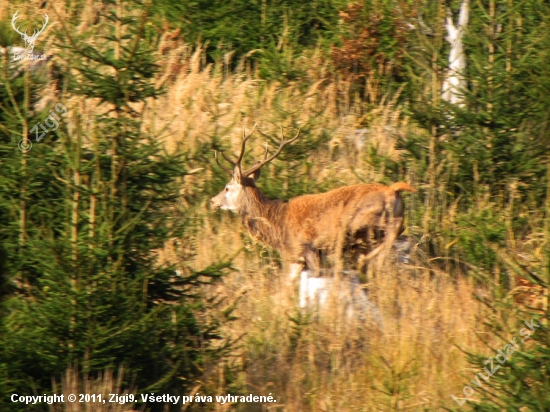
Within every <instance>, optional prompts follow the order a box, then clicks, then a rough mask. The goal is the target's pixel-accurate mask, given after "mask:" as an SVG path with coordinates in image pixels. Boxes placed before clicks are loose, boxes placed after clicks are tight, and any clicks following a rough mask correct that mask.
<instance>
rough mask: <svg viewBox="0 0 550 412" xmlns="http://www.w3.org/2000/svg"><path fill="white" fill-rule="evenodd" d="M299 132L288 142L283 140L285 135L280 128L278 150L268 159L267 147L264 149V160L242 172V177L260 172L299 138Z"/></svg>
mask: <svg viewBox="0 0 550 412" xmlns="http://www.w3.org/2000/svg"><path fill="white" fill-rule="evenodd" d="M300 132H301V129H298V133H296V136H294V137H293V138H292V139H290V140H285V134H284V133H283V128H282V127H281V136H282V138H281V144H280V145H279V148H278V149H277V151H276V152H275V153H274V154H272V155H271V156H270V157H269V158H268V157H267V147H266V152H265V157H264V160H261V161H258V162H256V164H255V165H254V166H251V167H250V168H248V169H246V171H245V172H243V176H250V175H251V174H252V173H254V172H255V171H257V170H260V169H261V168H262V167H263V166H264V165H266V164H267V163H269V162H271V161H272V160H273V159H275V158H276V157H277V156H279V155H280V154H281V152H282V151H283V149H284V147H285V146H286V145H287V144H290V143H292V142H293V141H295V140H296V139H297V138H298V136H300Z"/></svg>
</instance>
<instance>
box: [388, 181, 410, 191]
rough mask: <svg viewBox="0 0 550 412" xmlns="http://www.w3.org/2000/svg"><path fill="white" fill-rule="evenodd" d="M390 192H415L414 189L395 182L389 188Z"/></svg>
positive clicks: (403, 183) (405, 184) (406, 184)
mask: <svg viewBox="0 0 550 412" xmlns="http://www.w3.org/2000/svg"><path fill="white" fill-rule="evenodd" d="M389 189H390V190H392V191H394V192H400V191H401V190H406V191H407V192H416V189H415V188H414V187H412V186H411V185H409V184H408V183H405V182H397V183H394V184H393V185H391V186H390V187H389Z"/></svg>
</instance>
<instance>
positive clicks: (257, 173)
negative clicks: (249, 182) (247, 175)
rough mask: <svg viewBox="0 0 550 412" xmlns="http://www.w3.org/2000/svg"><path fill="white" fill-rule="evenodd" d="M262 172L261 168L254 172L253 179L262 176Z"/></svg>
mask: <svg viewBox="0 0 550 412" xmlns="http://www.w3.org/2000/svg"><path fill="white" fill-rule="evenodd" d="M260 172H261V169H258V170H256V171H255V172H254V173H252V179H253V180H254V181H256V180H258V178H259V177H260Z"/></svg>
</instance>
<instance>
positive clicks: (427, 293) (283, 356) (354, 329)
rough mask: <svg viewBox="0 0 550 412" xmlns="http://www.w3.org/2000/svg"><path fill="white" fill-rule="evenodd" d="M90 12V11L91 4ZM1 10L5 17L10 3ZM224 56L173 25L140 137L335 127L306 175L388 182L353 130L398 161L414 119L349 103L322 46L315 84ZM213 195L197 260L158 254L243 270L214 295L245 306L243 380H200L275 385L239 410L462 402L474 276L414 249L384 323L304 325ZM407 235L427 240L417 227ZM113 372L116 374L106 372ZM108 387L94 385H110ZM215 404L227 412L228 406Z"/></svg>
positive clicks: (241, 317)
mask: <svg viewBox="0 0 550 412" xmlns="http://www.w3.org/2000/svg"><path fill="white" fill-rule="evenodd" d="M55 7H56V13H58V14H55V13H54V12H51V16H55V15H57V16H58V17H57V20H59V18H60V17H62V16H65V15H67V11H66V10H64V9H63V8H62V6H61V5H57V4H56V6H55ZM88 7H89V8H90V10H91V9H92V8H93V2H90V3H89V4H88ZM0 10H1V11H2V13H0V14H2V15H3V16H4V17H6V15H7V14H8V8H7V7H6V6H5V3H2V7H1V8H0ZM9 13H12V10H11V9H10V10H9ZM93 15H94V13H91V12H90V13H88V14H87V16H88V17H84V18H83V21H82V27H81V28H82V29H83V28H84V27H86V25H88V24H89V21H90V19H91V18H92V17H93ZM46 38H47V36H46V34H45V35H44V39H46ZM229 61H230V56H229V55H228V56H227V58H226V59H225V65H222V66H218V67H214V66H212V65H205V63H204V62H205V58H204V51H203V50H202V48H201V47H200V46H198V47H191V46H189V45H187V44H184V43H182V42H181V41H180V40H178V37H177V33H176V32H169V31H167V32H166V33H165V35H164V37H163V40H162V42H161V43H160V45H159V48H158V51H157V62H158V63H159V65H160V66H161V68H162V71H161V72H160V73H159V74H158V76H157V78H156V80H155V81H156V84H157V85H163V86H164V87H166V91H167V93H166V94H165V95H164V96H162V97H161V98H159V99H158V100H155V101H153V100H152V101H150V102H148V104H147V105H146V107H141V109H143V113H144V114H143V120H144V123H143V128H144V131H145V132H149V133H151V134H153V135H158V136H159V139H163V141H164V142H165V144H166V147H167V149H168V150H170V151H174V150H181V151H189V150H194V149H195V148H196V147H197V146H198V145H199V144H200V143H204V142H209V141H210V140H211V138H212V136H218V137H221V136H224V137H223V142H224V144H225V145H226V146H229V145H230V146H231V147H232V148H233V149H234V151H236V150H237V148H238V147H239V146H240V136H241V127H243V126H246V127H247V128H249V129H250V128H251V127H252V125H253V124H254V123H256V122H258V124H259V129H260V130H261V132H262V133H265V134H270V135H275V134H276V133H277V131H278V127H279V126H284V127H290V126H302V127H304V128H305V129H307V133H308V134H309V136H311V137H312V138H313V139H317V138H319V136H321V135H322V134H323V133H329V134H330V136H331V138H330V141H329V144H328V150H321V151H319V152H316V153H315V154H314V159H315V161H314V165H313V168H312V170H311V171H310V176H312V179H313V180H314V182H315V184H319V185H321V184H325V183H326V182H329V186H335V185H341V184H354V183H359V182H361V181H365V182H377V181H379V180H380V179H381V178H382V177H383V176H384V170H375V169H374V168H373V167H372V166H371V165H369V164H367V163H366V162H365V161H364V160H362V158H361V156H358V149H357V148H356V146H355V142H354V141H353V139H351V140H350V138H349V136H353V135H354V131H355V130H356V129H358V128H361V127H364V125H365V124H368V125H369V129H370V134H369V135H368V142H369V144H371V145H376V146H377V147H378V152H379V153H380V154H382V155H385V156H389V157H391V158H394V159H398V157H399V153H398V151H396V150H395V148H394V142H395V138H396V136H398V135H400V134H405V133H407V132H408V131H409V130H410V128H411V127H413V126H411V125H409V124H408V121H407V120H406V119H404V117H403V116H402V115H401V113H400V110H399V108H398V107H396V106H395V104H394V102H391V101H390V102H384V103H383V104H381V105H380V106H379V107H378V108H376V109H371V110H368V111H366V110H365V109H364V107H363V106H362V105H361V104H360V102H358V101H356V100H354V99H353V98H352V97H350V93H349V88H350V85H349V83H348V82H346V81H345V79H340V78H336V77H334V76H332V75H331V74H330V72H329V70H328V68H327V66H326V64H325V63H324V62H323V59H322V55H321V53H320V52H314V53H312V54H311V55H310V56H309V57H307V58H306V57H303V58H302V59H301V60H300V61H299V62H296V64H300V65H302V66H303V67H306V68H307V76H308V77H307V79H305V84H307V85H308V86H307V89H306V90H303V88H302V87H303V85H301V84H297V83H294V84H293V83H290V84H286V85H283V84H279V83H276V82H266V81H263V80H261V79H258V78H257V77H256V76H255V74H254V68H253V67H251V65H250V63H249V62H247V61H246V60H244V61H242V62H241V63H240V65H239V68H238V69H237V70H235V71H231V72H229V70H228V68H227V67H228V66H229ZM63 102H64V104H65V105H66V106H67V107H68V109H69V112H70V113H71V116H76V115H78V116H80V117H81V121H82V122H83V124H86V125H87V134H86V137H87V138H93V136H94V133H95V132H96V129H95V124H94V117H95V116H96V115H97V114H98V112H100V111H104V110H106V109H107V108H99V107H97V102H93V101H90V100H86V101H84V100H81V99H79V98H76V97H73V98H71V99H70V100H63ZM264 143H265V141H263V140H262V139H261V138H258V139H257V140H254V139H252V141H251V143H250V144H249V151H250V152H252V153H254V154H255V155H257V156H258V157H259V156H261V152H262V150H263V147H262V145H263V144H264ZM312 156H313V154H312ZM192 166H193V167H204V168H205V170H204V172H202V174H200V175H194V176H188V177H187V178H186V180H185V182H182V194H183V193H194V192H195V191H196V190H197V187H200V183H201V182H202V181H203V180H204V179H209V178H211V176H212V173H213V172H212V169H211V168H210V165H204V164H203V165H200V164H196V165H192ZM405 180H406V181H408V182H409V183H411V184H412V185H413V186H414V185H415V184H416V183H419V182H416V181H415V178H414V176H413V175H412V174H411V175H409V176H406V177H405ZM260 187H261V183H260ZM214 194H215V193H204V194H203V203H202V204H199V205H193V207H191V208H189V210H187V211H186V216H188V218H192V219H195V221H196V227H197V231H196V233H194V234H193V235H192V236H191V238H189V239H185V242H188V243H187V244H184V245H182V246H181V247H182V248H187V249H188V248H189V247H190V246H189V242H191V244H192V249H194V257H193V260H192V261H188V260H186V261H185V262H181V260H182V259H183V258H182V256H184V255H186V256H187V254H184V253H183V252H182V251H181V250H179V249H178V248H177V247H171V248H167V250H166V251H165V252H164V253H161V255H162V256H161V258H162V259H161V260H169V261H171V262H173V263H176V264H183V263H185V264H188V265H191V266H192V267H194V268H197V269H200V268H204V267H205V266H207V265H209V264H212V263H215V262H218V261H220V260H224V259H226V258H227V257H229V256H235V255H236V258H235V260H234V267H235V268H236V269H237V270H236V271H235V272H233V273H232V274H230V275H229V276H227V277H225V278H224V279H223V280H222V281H221V282H220V284H218V285H216V286H213V287H210V288H207V289H206V290H205V293H207V294H211V295H213V294H215V295H217V296H219V297H227V301H228V302H234V301H236V300H237V299H238V298H240V297H242V300H241V301H240V303H239V305H238V307H237V309H236V315H237V316H238V319H237V320H235V321H233V322H230V323H227V324H226V325H225V326H224V330H223V332H224V334H225V336H226V337H228V338H236V337H239V336H243V339H242V340H241V341H240V342H241V345H240V346H239V347H238V348H237V349H236V353H235V355H236V356H235V358H234V359H230V360H227V364H228V365H230V366H231V368H232V369H233V370H234V371H236V375H235V376H234V377H232V378H231V379H230V378H229V377H227V376H225V375H224V374H223V366H224V365H212V366H211V369H212V370H211V371H209V372H210V373H209V374H208V381H206V382H205V385H206V387H208V389H209V390H211V391H213V392H216V393H212V395H216V394H218V395H220V394H221V395H223V394H226V393H228V392H230V391H231V390H235V388H237V389H240V390H241V391H243V392H245V393H253V394H255V395H268V394H269V393H271V394H273V396H274V397H275V398H276V399H277V403H276V404H271V405H270V406H269V407H268V406H266V405H264V406H260V405H253V404H250V405H248V406H247V405H246V404H242V405H240V406H238V407H237V408H238V409H240V410H278V411H281V410H282V411H309V410H311V411H352V410H358V411H388V410H412V411H415V410H440V409H441V408H442V407H444V406H447V407H449V408H454V407H455V404H454V401H453V400H452V399H451V395H453V394H455V395H457V396H459V395H460V394H461V393H462V387H463V386H464V385H465V384H466V383H467V382H468V381H469V379H470V378H467V377H465V376H471V377H473V375H474V374H475V373H476V371H470V370H469V367H470V366H469V364H468V362H467V361H466V357H465V355H464V354H463V353H462V352H461V351H460V350H459V349H458V348H457V347H456V346H455V344H458V345H459V346H460V347H461V348H467V349H469V350H471V351H476V352H478V353H488V352H487V349H486V348H485V347H484V346H482V344H481V343H480V340H479V339H478V336H479V334H483V333H485V332H486V329H485V327H484V326H483V324H482V321H481V320H480V319H479V318H478V315H479V314H481V313H482V312H483V310H482V306H481V304H480V303H479V302H478V301H477V300H476V299H474V297H473V296H474V292H476V290H475V286H474V285H473V283H472V281H471V280H469V279H467V278H463V277H460V276H459V275H456V274H451V273H449V271H448V270H446V269H445V268H444V267H436V266H434V263H433V262H432V263H430V262H428V261H427V260H426V259H425V257H424V256H422V255H421V254H420V253H414V252H413V255H412V259H411V264H410V265H403V264H398V263H395V262H392V261H388V262H387V265H386V266H385V267H384V269H382V270H379V271H377V272H376V273H375V276H374V277H372V278H371V279H370V280H369V283H368V285H367V287H368V290H369V297H370V299H371V300H372V302H374V303H375V304H376V305H378V307H379V310H380V312H381V315H382V318H383V323H384V327H383V328H382V329H381V330H379V329H378V328H376V327H375V326H373V325H370V324H367V325H359V324H351V325H349V324H346V323H345V322H343V320H342V319H341V317H339V316H337V315H334V316H333V317H324V318H322V319H321V320H320V321H311V319H310V320H309V321H306V320H307V319H308V318H307V316H304V315H303V314H300V313H299V311H298V310H297V309H296V308H297V291H296V289H295V288H293V287H289V286H288V282H287V280H286V277H285V275H284V274H282V273H281V272H280V270H279V267H278V264H277V259H276V258H275V257H274V256H272V255H271V252H270V251H269V250H266V249H264V248H262V247H261V246H259V245H254V244H252V243H251V240H250V239H249V237H248V236H247V235H246V234H244V233H243V231H242V228H241V224H240V222H239V220H238V219H236V218H235V217H234V216H231V215H228V214H225V215H222V216H220V215H213V214H210V213H209V212H208V211H207V209H206V199H208V198H209V197H211V196H213V195H214ZM414 196H416V195H410V196H407V198H406V200H405V202H406V204H407V206H408V207H409V208H414V207H415V205H417V204H418V203H419V202H420V201H419V200H418V199H416V198H415V197H414ZM189 206H190V205H184V206H183V207H186V208H187V207H189ZM449 212H450V213H451V215H452V211H449ZM452 220H453V219H452V216H451V217H450V218H449V219H448V220H447V221H445V222H443V225H447V226H448V227H452V225H453V223H452ZM410 230H412V231H413V232H414V233H415V235H419V234H421V229H419V228H414V227H413V228H411V229H410ZM239 251H240V253H239ZM428 268H430V269H428ZM434 273H435V274H434ZM488 355H490V354H489V353H488ZM71 373H73V372H71V371H69V374H71ZM463 373H466V375H463ZM105 379H107V380H108V381H109V382H112V376H110V375H107V376H106V378H105ZM109 382H107V383H105V382H103V383H99V384H100V385H104V386H105V387H109V385H111V383H109ZM87 384H91V383H87ZM71 385H72V386H71ZM78 385H80V384H79V383H78V382H77V381H76V378H75V377H74V376H73V375H68V377H67V379H66V382H65V387H64V389H63V390H64V391H65V390H69V389H71V390H72V389H73V387H74V390H75V391H76V388H77V387H78ZM111 386H112V385H111ZM89 389H90V391H92V389H93V388H89ZM96 389H97V388H96ZM97 390H99V389H97ZM113 390H114V389H113ZM118 407H119V408H121V409H117V410H122V408H123V407H122V406H118ZM214 407H215V408H216V410H220V411H221V410H228V409H229V408H230V405H223V406H222V405H215V406H214Z"/></svg>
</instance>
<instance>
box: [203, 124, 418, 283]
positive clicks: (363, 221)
mask: <svg viewBox="0 0 550 412" xmlns="http://www.w3.org/2000/svg"><path fill="white" fill-rule="evenodd" d="M255 130H256V126H254V129H253V130H252V132H251V133H250V134H249V135H246V133H245V130H244V129H243V139H242V146H241V152H240V154H239V157H238V158H237V160H236V161H233V160H231V159H229V158H228V157H227V156H225V154H224V153H223V152H222V156H223V158H224V159H225V160H226V161H228V162H229V163H231V164H232V165H233V170H230V169H229V168H227V167H225V166H224V165H222V164H221V163H220V161H219V159H218V155H217V153H215V158H216V162H217V163H218V165H219V166H220V167H221V168H222V169H223V170H224V171H226V172H227V173H229V174H230V175H231V177H232V179H231V181H230V182H229V183H228V184H227V185H226V186H225V188H224V189H223V190H222V191H221V193H219V194H218V195H217V196H215V197H213V198H212V199H211V200H210V206H211V208H212V209H213V210H216V209H219V208H221V209H223V210H231V211H233V212H236V213H238V214H239V215H240V216H241V218H242V222H243V225H244V227H245V228H246V229H247V230H248V232H249V233H250V235H251V236H252V237H253V238H255V239H257V240H258V241H260V242H261V243H264V244H267V245H269V246H271V247H273V248H275V249H277V250H278V251H279V252H280V253H281V257H282V258H283V261H284V262H286V263H287V264H292V266H293V267H292V273H291V276H292V275H294V276H296V275H298V274H299V273H300V270H301V268H302V265H301V264H298V262H299V261H300V258H303V259H304V261H305V264H306V266H307V268H308V269H310V270H312V271H314V272H317V271H318V270H319V266H320V261H319V252H320V251H322V252H327V253H329V254H330V253H334V252H337V251H338V250H339V249H340V250H342V248H343V247H344V246H345V244H346V243H349V242H350V239H351V241H354V242H355V241H357V240H359V239H362V240H364V241H365V242H367V243H368V239H369V238H370V234H371V232H372V233H383V234H384V241H383V242H381V244H379V245H378V246H376V247H375V248H374V249H372V250H371V251H369V252H368V253H367V255H366V256H363V260H364V262H367V261H369V260H370V259H372V258H373V257H375V256H376V255H378V254H379V253H380V252H381V251H382V250H384V249H385V250H389V249H390V248H391V245H392V244H393V242H394V240H395V239H396V238H397V237H398V236H399V235H400V234H401V233H402V232H403V230H404V227H403V212H404V204H403V199H402V198H401V195H400V191H402V190H406V191H411V192H414V191H415V189H414V188H412V187H411V186H410V185H408V184H407V183H403V182H398V183H394V184H393V185H391V186H389V187H388V186H384V185H382V184H377V183H375V184H358V185H353V186H344V187H341V188H339V189H335V190H332V191H330V192H327V193H321V194H312V195H304V196H298V197H295V198H293V199H290V201H288V202H283V201H282V200H270V199H267V198H266V197H265V196H264V194H263V193H262V192H260V190H259V189H258V188H257V187H256V180H257V179H258V177H259V176H260V169H261V168H262V167H263V166H264V165H266V164H267V163H269V162H271V161H272V160H273V159H275V158H276V157H277V156H278V155H279V154H280V153H281V152H282V150H283V148H284V147H285V146H286V145H288V144H290V143H292V142H294V141H295V140H296V139H298V136H299V135H300V131H299V130H298V133H296V136H294V137H293V138H292V139H290V140H285V137H284V134H283V131H282V129H281V134H282V140H281V144H280V146H279V149H277V151H276V152H275V153H274V154H273V155H271V156H269V157H268V152H267V148H266V153H265V156H264V159H263V160H261V161H258V162H256V163H255V164H254V165H252V166H250V167H249V168H248V169H245V170H243V168H242V166H241V162H242V159H243V155H244V151H245V147H246V142H247V140H248V139H249V138H250V136H252V134H253V133H254V131H255Z"/></svg>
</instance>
